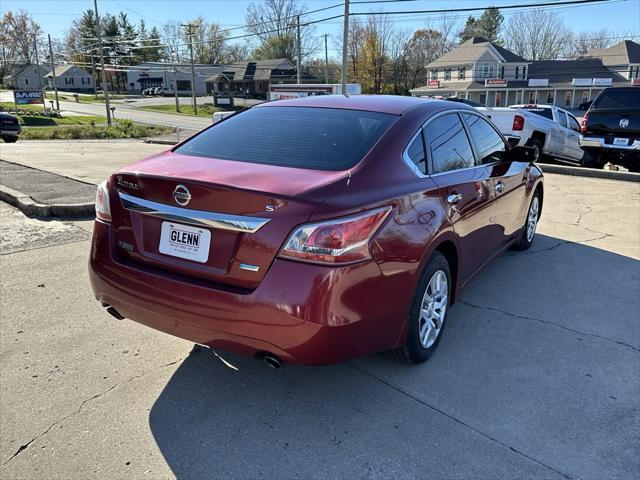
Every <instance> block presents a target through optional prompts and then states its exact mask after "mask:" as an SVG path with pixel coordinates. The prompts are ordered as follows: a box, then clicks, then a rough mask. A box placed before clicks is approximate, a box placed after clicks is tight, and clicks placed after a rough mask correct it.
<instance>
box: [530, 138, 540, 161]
mask: <svg viewBox="0 0 640 480" xmlns="http://www.w3.org/2000/svg"><path fill="white" fill-rule="evenodd" d="M527 146H528V147H529V148H532V149H533V160H532V161H533V162H537V161H539V160H541V159H542V145H541V144H540V141H539V140H531V142H529V145H527Z"/></svg>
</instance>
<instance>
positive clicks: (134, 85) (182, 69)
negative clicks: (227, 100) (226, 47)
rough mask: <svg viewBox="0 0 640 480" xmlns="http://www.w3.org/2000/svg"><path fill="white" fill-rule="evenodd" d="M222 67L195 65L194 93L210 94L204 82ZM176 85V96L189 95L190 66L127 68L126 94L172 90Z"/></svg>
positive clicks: (160, 64) (152, 64)
mask: <svg viewBox="0 0 640 480" xmlns="http://www.w3.org/2000/svg"><path fill="white" fill-rule="evenodd" d="M223 69H224V66H222V65H205V64H195V65H194V71H195V93H196V95H198V96H202V95H205V94H208V93H211V92H210V91H209V90H207V84H206V82H205V80H206V79H207V78H209V77H211V76H212V75H218V74H219V73H221V72H222V70H223ZM174 84H177V87H178V94H180V95H191V64H189V63H177V64H173V63H166V62H144V63H140V64H138V65H132V66H130V67H127V92H128V93H140V92H141V91H142V90H144V89H145V88H149V87H165V88H169V89H173V88H174Z"/></svg>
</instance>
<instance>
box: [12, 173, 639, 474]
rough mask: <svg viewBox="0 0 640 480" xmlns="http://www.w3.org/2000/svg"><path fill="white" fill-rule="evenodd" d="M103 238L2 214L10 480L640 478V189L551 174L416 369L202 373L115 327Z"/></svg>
mask: <svg viewBox="0 0 640 480" xmlns="http://www.w3.org/2000/svg"><path fill="white" fill-rule="evenodd" d="M87 176H88V175H87ZM83 178H87V177H84V174H83ZM90 231H91V222H62V221H47V222H44V221H39V220H34V219H28V218H25V217H24V216H23V215H22V214H21V213H20V212H19V211H17V210H15V209H13V208H12V207H9V206H8V205H6V204H3V203H0V254H1V255H0V268H1V271H2V276H1V292H0V293H1V295H0V314H1V316H0V333H1V334H0V359H1V362H0V368H1V370H0V383H1V389H0V478H3V479H5V478H6V479H9V478H11V479H34V478H65V479H86V478H127V479H138V478H141V479H144V478H149V479H157V478H174V477H175V478H182V479H186V478H188V479H199V478H203V479H204V478H243V479H247V478H251V479H253V478H266V479H268V478H293V477H298V478H338V477H348V478H389V477H405V478H412V477H413V478H447V479H449V478H482V479H487V478H491V479H495V478H505V479H507V478H508V479H511V478H544V479H547V478H549V479H551V478H576V479H577V478H581V479H613V478H616V479H632V478H637V477H638V474H639V472H640V456H639V455H638V452H639V451H640V422H639V421H638V420H639V418H640V413H639V408H640V261H639V259H640V184H638V183H631V182H620V181H612V180H601V179H590V178H577V177H568V176H561V175H553V174H549V175H547V182H546V198H545V203H544V211H543V216H542V220H541V223H540V226H539V235H538V237H537V239H536V240H535V242H534V245H533V247H532V249H531V250H529V251H527V252H508V253H506V254H504V255H503V256H502V257H500V258H499V259H498V260H497V261H496V262H494V263H493V264H492V265H491V266H489V267H488V268H487V269H486V270H485V271H484V272H482V273H481V274H480V275H479V276H478V277H477V278H476V279H475V281H474V283H473V284H472V285H471V287H470V288H469V289H468V290H467V291H466V292H465V294H464V295H463V296H462V298H461V299H460V301H459V302H458V303H457V304H456V305H455V306H454V307H453V308H452V310H451V312H450V315H449V319H448V326H447V331H446V332H445V335H444V337H443V339H442V341H441V343H440V347H439V349H438V352H437V353H436V355H435V356H434V357H433V358H432V359H431V360H430V361H429V362H427V363H426V364H423V365H420V366H414V367H408V366H404V365H400V364H397V363H395V362H394V361H392V360H390V359H387V358H386V357H384V356H382V355H372V356H368V357H364V358H360V359H357V360H354V361H352V362H349V363H348V364H341V365H336V366H332V367H301V366H287V367H285V368H283V369H282V370H278V371H276V370H272V369H269V368H268V367H267V366H266V365H265V364H264V363H262V362H257V361H254V360H251V359H245V358H241V357H237V356H234V355H226V354H223V356H224V357H225V358H226V359H227V360H229V361H230V362H231V363H232V364H234V365H235V366H236V367H238V369H239V370H238V371H235V370H232V369H230V368H228V367H226V366H225V365H224V364H223V363H222V362H220V361H219V360H218V359H217V358H215V357H214V356H213V355H211V354H210V353H209V352H207V351H200V352H198V353H195V354H192V355H190V354H189V353H190V350H191V347H192V345H191V344H189V343H188V342H186V341H183V340H180V339H176V338H173V337H170V336H168V335H164V334H162V333H159V332H156V331H153V330H150V329H148V328H146V327H143V326H141V325H138V324H136V323H133V322H130V321H126V320H125V321H121V322H119V321H116V320H114V319H112V318H111V317H109V316H108V315H107V314H106V313H104V312H103V311H102V308H101V307H100V306H99V305H98V304H97V302H95V300H94V299H93V297H92V294H91V291H90V287H89V284H88V280H87V258H88V251H89V246H90V243H89V239H90Z"/></svg>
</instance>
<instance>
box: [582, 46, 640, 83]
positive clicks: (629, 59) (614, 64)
mask: <svg viewBox="0 0 640 480" xmlns="http://www.w3.org/2000/svg"><path fill="white" fill-rule="evenodd" d="M587 56H588V57H590V58H599V59H601V60H602V63H603V65H605V66H606V67H607V68H608V69H610V70H615V71H616V72H617V73H619V74H620V75H622V76H623V77H625V78H626V79H627V80H630V81H631V82H632V83H633V80H636V82H635V84H636V85H638V84H640V81H637V80H639V79H640V44H637V43H636V42H632V41H631V40H624V41H622V42H620V43H616V44H615V45H613V46H612V47H609V48H600V49H596V50H591V51H590V52H589V53H588V54H587Z"/></svg>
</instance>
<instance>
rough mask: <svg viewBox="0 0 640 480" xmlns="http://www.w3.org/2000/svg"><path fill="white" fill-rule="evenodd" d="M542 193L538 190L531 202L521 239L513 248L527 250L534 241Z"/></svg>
mask: <svg viewBox="0 0 640 480" xmlns="http://www.w3.org/2000/svg"><path fill="white" fill-rule="evenodd" d="M540 201H541V198H540V194H539V193H538V192H536V193H535V194H534V195H533V198H532V199H531V203H530V204H529V211H528V213H527V218H526V220H525V222H524V227H523V228H522V233H521V234H520V239H519V240H518V243H516V244H515V245H514V246H513V248H514V249H516V250H527V249H528V248H529V247H530V246H531V244H532V243H533V239H534V238H535V235H536V228H537V226H538V219H539V218H540Z"/></svg>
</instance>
